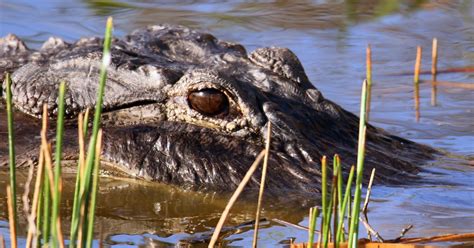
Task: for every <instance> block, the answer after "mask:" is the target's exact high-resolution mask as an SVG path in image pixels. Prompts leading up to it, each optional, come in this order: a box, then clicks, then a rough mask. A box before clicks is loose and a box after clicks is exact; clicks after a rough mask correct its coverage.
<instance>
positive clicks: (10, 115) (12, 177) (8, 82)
mask: <svg viewBox="0 0 474 248" xmlns="http://www.w3.org/2000/svg"><path fill="white" fill-rule="evenodd" d="M5 82H6V91H7V92H6V94H7V125H8V156H9V158H10V161H9V164H10V187H11V193H12V196H13V198H12V207H13V214H14V217H15V220H16V219H17V218H16V216H17V215H16V212H17V211H16V168H15V144H14V140H15V134H14V133H15V132H14V130H13V104H12V89H11V85H12V80H11V78H10V74H8V73H7V75H6V78H5ZM15 223H18V222H17V221H15Z"/></svg>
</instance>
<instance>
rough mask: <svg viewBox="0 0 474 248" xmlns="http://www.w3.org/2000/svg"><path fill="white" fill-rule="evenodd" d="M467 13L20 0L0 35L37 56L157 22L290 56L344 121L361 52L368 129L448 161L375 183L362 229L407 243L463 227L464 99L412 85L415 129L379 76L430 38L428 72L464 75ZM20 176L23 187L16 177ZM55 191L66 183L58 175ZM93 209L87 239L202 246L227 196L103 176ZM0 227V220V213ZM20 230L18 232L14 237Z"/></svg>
mask: <svg viewBox="0 0 474 248" xmlns="http://www.w3.org/2000/svg"><path fill="white" fill-rule="evenodd" d="M473 13H474V4H473V2H472V1H469V0H464V1H462V0H460V1H444V0H440V1H408V0H407V1H397V0H389V1H375V0H366V1H355V0H347V1H342V0H341V1H298V2H297V3H295V2H291V1H273V2H268V1H257V2H250V1H228V2H220V1H210V0H207V1H191V0H187V1H181V2H179V3H175V2H172V1H162V2H161V3H156V2H154V1H144V0H143V1H83V2H80V1H64V2H45V1H44V2H41V4H39V3H38V2H36V1H31V0H22V1H2V2H0V22H1V25H0V36H5V35H6V34H7V33H16V34H18V35H19V36H20V37H22V38H24V39H25V40H26V41H27V43H28V45H29V46H31V47H35V48H38V47H39V46H40V45H41V42H43V41H44V40H46V39H47V38H48V37H49V36H52V35H54V36H60V37H65V39H67V40H69V41H73V40H75V39H77V38H79V37H82V36H91V35H96V36H99V35H102V33H103V26H104V20H105V17H104V16H107V15H113V16H114V19H115V22H116V28H115V34H116V35H117V36H121V35H124V34H126V33H128V32H130V31H131V30H133V29H135V28H139V27H143V26H145V25H150V24H156V23H165V22H167V23H172V24H181V25H187V26H190V27H193V28H198V29H202V30H208V31H209V32H211V33H213V34H215V35H216V36H217V37H219V38H221V39H224V40H232V41H236V42H239V43H242V44H243V45H245V46H246V48H247V49H248V50H249V51H250V50H253V49H255V48H256V47H262V46H270V45H275V46H283V47H289V48H290V49H292V50H293V51H294V52H295V53H296V54H297V55H298V57H299V58H300V59H301V60H302V62H303V65H304V66H305V70H306V72H307V74H308V76H309V78H310V79H311V81H312V82H313V83H314V84H315V85H316V87H318V88H319V89H320V90H321V91H322V92H323V94H324V96H325V97H327V98H329V99H332V100H335V101H336V102H337V103H338V104H340V105H342V106H343V107H344V108H346V109H348V110H350V111H352V112H354V113H357V112H358V108H359V104H358V103H359V96H360V82H361V81H362V79H363V77H364V75H365V47H366V45H367V43H370V44H371V46H372V59H373V61H372V63H373V65H372V66H373V68H372V69H373V82H374V85H373V88H372V90H373V91H372V104H371V108H372V109H371V117H370V118H371V122H372V123H373V124H374V125H377V126H380V127H382V128H385V129H387V130H389V131H390V132H392V133H395V134H397V135H400V136H403V137H406V138H409V139H412V140H415V141H418V142H422V143H425V144H429V145H432V146H434V147H437V148H440V149H444V150H446V151H448V152H453V153H455V154H457V155H449V156H448V157H446V158H442V159H439V160H438V161H433V163H432V166H427V167H425V169H426V171H425V172H424V173H423V174H422V176H423V177H424V178H425V179H426V180H427V181H431V182H433V183H427V184H425V185H416V186H404V187H388V186H382V185H375V188H374V189H373V193H372V194H373V197H374V201H373V202H372V203H371V205H370V213H369V218H370V222H371V224H373V226H374V228H376V230H377V231H379V232H381V235H382V236H383V237H388V238H390V237H394V236H396V235H398V234H399V232H400V230H401V229H402V228H403V227H405V226H406V225H407V224H414V225H415V228H414V229H413V230H412V231H410V232H409V236H410V235H411V236H418V235H434V234H440V233H454V232H466V231H469V230H473V229H474V215H473V213H474V208H473V206H472V202H473V201H474V183H473V181H472V177H473V176H474V169H473V167H472V166H473V162H472V160H474V158H473V157H472V154H474V142H473V140H474V121H473V120H474V108H473V106H474V91H469V90H463V89H456V88H447V87H438V92H437V93H438V98H437V100H438V105H437V106H435V107H434V106H431V104H430V101H431V99H430V95H431V88H430V86H429V85H428V84H421V85H420V92H419V94H420V110H421V113H422V116H421V118H420V122H419V123H415V122H414V120H413V100H412V96H413V82H412V75H407V76H389V74H394V73H399V72H405V71H412V70H413V63H414V60H415V55H416V53H415V51H416V46H417V45H421V46H423V47H424V49H425V51H428V50H429V48H430V47H431V40H432V38H433V37H437V38H438V42H439V63H438V68H439V69H443V68H450V67H464V66H469V65H471V66H472V65H473V64H474V28H473V27H474V18H473V15H474V14H473ZM32 24H34V25H32ZM430 60H431V55H430V53H429V52H425V53H424V54H423V56H422V70H429V69H430V62H429V61H430ZM420 79H421V80H429V79H430V75H421V76H420ZM438 80H440V81H441V80H442V81H457V82H472V81H474V74H473V73H465V74H461V73H451V74H440V75H438ZM0 121H2V122H3V118H1V119H0ZM17 137H21V134H19V135H17ZM460 155H464V156H468V159H470V160H471V162H466V160H465V158H459V157H460ZM469 156H471V157H470V158H469ZM469 163H470V164H469ZM6 173H7V172H6V171H4V170H3V169H2V170H1V174H0V189H3V188H4V187H5V185H6V183H7V179H8V177H7V176H6ZM22 173H24V172H22ZM21 178H23V180H24V175H23V177H21ZM21 178H20V179H19V180H20V181H21V180H22V179H21ZM65 181H66V182H69V181H71V182H73V181H74V180H72V178H71V177H67V180H65ZM64 191H65V195H66V196H65V197H64V199H71V197H70V195H71V194H72V183H71V184H68V183H66V185H65V189H64ZM19 192H20V193H21V192H22V190H19ZM98 199H99V204H98V214H97V216H98V218H97V222H98V225H97V226H98V227H99V228H98V229H97V231H99V230H102V232H103V234H104V236H105V238H104V239H105V240H106V242H107V243H109V244H136V245H142V246H145V245H147V244H149V245H151V244H154V245H165V244H176V243H178V242H180V240H188V241H187V242H193V241H195V242H199V241H200V240H202V239H205V238H206V235H207V233H209V232H210V231H211V230H212V228H213V227H214V225H215V224H216V223H217V221H218V218H219V216H220V213H221V211H222V209H223V208H224V206H225V203H226V201H227V199H228V196H226V195H220V194H210V193H208V194H205V193H196V192H189V191H183V190H181V189H176V188H172V187H167V186H163V185H149V184H139V183H138V182H136V181H123V180H116V179H112V178H102V179H101V187H100V195H99V198H98ZM264 202H265V204H266V206H265V208H264V212H263V216H264V217H266V218H268V219H271V218H279V219H283V220H286V221H289V222H292V223H299V224H301V225H306V224H307V222H306V219H305V216H306V214H307V210H306V207H301V206H300V207H296V206H295V207H293V206H291V207H289V205H287V203H282V201H281V199H270V198H265V200H264ZM5 204H6V200H5V198H4V195H3V194H0V209H2V210H6V207H5ZM71 204H72V203H71V202H70V201H65V202H64V204H63V205H64V207H63V209H62V214H63V215H64V218H66V217H67V216H68V215H69V212H70V207H71ZM298 204H300V203H299V202H295V205H298ZM20 207H21V204H20ZM254 211H255V203H254V201H250V200H247V201H240V202H239V203H238V205H237V206H236V207H235V208H234V209H233V211H232V214H231V216H230V220H229V221H228V222H227V224H228V225H229V226H236V225H239V224H242V223H244V222H246V221H249V220H252V219H253V218H254ZM392 217H393V218H392ZM0 219H2V220H5V219H6V211H0ZM22 221H23V222H22V223H21V227H22V228H23V230H20V231H24V227H25V223H24V220H22ZM65 222H67V220H66V221H65ZM66 230H68V229H67V228H66ZM241 231H242V232H241V233H234V234H232V235H230V236H229V237H227V238H226V240H227V242H230V244H231V245H237V246H239V245H241V246H248V245H250V244H251V239H252V231H250V230H247V229H246V228H245V227H244V228H242V230H241ZM259 233H260V235H261V239H260V241H261V242H262V244H265V245H267V246H271V245H277V244H282V243H284V242H285V241H287V240H289V239H290V238H291V237H296V238H297V241H303V240H305V239H306V232H305V231H302V230H298V229H295V228H292V227H290V226H283V225H281V224H276V223H274V222H271V221H270V222H268V223H267V224H266V225H265V226H264V227H263V229H262V230H261V231H260V232H259ZM0 234H1V235H3V236H8V235H7V234H8V231H7V224H6V222H4V221H0ZM203 237H204V238H203ZM189 240H191V241H189ZM203 246H205V245H203Z"/></svg>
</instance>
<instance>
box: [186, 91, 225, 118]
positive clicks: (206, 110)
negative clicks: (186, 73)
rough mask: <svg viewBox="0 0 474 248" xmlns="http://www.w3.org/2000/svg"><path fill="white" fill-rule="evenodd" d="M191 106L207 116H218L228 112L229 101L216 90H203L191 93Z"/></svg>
mask: <svg viewBox="0 0 474 248" xmlns="http://www.w3.org/2000/svg"><path fill="white" fill-rule="evenodd" d="M188 103H189V106H190V107H191V108H192V109H194V110H196V111H198V112H199V113H201V114H203V115H206V116H216V115H219V114H223V113H226V112H228V109H229V99H228V98H227V96H226V95H225V94H224V93H222V92H221V91H219V90H216V89H202V90H197V91H193V92H191V93H189V95H188Z"/></svg>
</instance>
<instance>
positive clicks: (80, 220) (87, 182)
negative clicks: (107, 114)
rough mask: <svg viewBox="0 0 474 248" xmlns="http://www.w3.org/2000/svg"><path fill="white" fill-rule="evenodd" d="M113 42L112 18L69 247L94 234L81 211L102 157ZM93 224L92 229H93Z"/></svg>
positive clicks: (108, 24)
mask: <svg viewBox="0 0 474 248" xmlns="http://www.w3.org/2000/svg"><path fill="white" fill-rule="evenodd" d="M111 42H112V18H111V17H109V18H108V19H107V24H106V29H105V37H104V50H103V57H102V65H101V68H100V79H99V90H98V92H97V101H96V106H95V113H94V121H93V124H92V133H91V138H90V142H89V147H88V150H87V157H86V160H85V168H84V172H83V173H84V174H83V176H82V177H81V178H80V179H79V193H78V194H77V197H76V198H75V199H74V203H73V215H72V220H71V241H70V245H69V246H70V247H75V246H76V242H77V239H78V238H79V241H81V240H82V239H83V237H78V234H79V233H81V235H85V234H86V233H88V232H92V233H93V229H92V230H91V231H87V230H86V229H87V228H86V227H88V226H89V225H87V219H86V218H85V216H84V215H82V214H81V212H82V211H80V209H81V206H82V208H85V206H86V205H87V203H88V202H89V199H90V198H89V196H90V193H91V177H92V172H93V170H94V162H95V160H96V155H98V156H100V154H96V145H97V139H98V136H99V135H98V134H99V127H100V116H101V114H102V103H103V96H104V88H105V82H106V80H107V67H108V66H109V64H110V61H111V55H110V45H111ZM79 167H80V166H79ZM78 171H80V170H78ZM94 204H95V203H94ZM94 208H95V206H94ZM92 220H93V218H92ZM92 224H93V223H92ZM92 224H91V227H92V228H93V225H92ZM80 227H82V228H81V230H79V229H80ZM91 236H92V235H91ZM87 237H88V239H87V240H86V243H85V247H91V246H92V237H90V238H89V235H87ZM79 243H82V242H79Z"/></svg>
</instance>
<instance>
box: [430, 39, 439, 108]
mask: <svg viewBox="0 0 474 248" xmlns="http://www.w3.org/2000/svg"><path fill="white" fill-rule="evenodd" d="M437 67H438V39H436V38H433V45H432V48H431V105H432V106H436V93H437V89H436V84H435V83H434V82H436V76H437V69H438V68H437Z"/></svg>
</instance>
